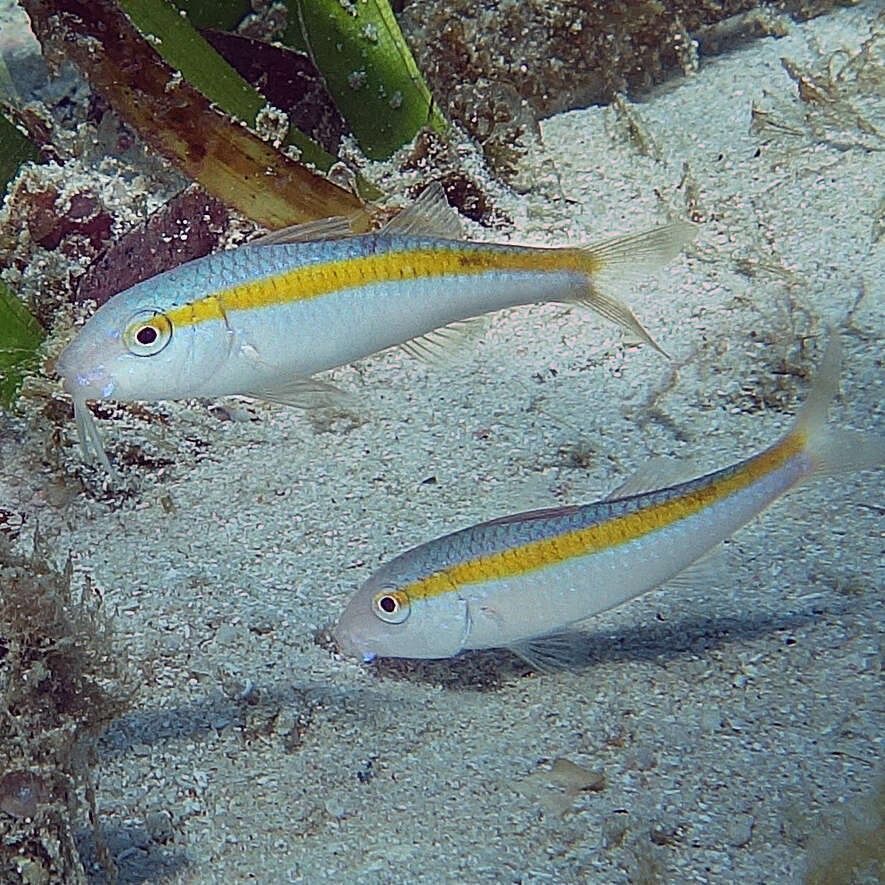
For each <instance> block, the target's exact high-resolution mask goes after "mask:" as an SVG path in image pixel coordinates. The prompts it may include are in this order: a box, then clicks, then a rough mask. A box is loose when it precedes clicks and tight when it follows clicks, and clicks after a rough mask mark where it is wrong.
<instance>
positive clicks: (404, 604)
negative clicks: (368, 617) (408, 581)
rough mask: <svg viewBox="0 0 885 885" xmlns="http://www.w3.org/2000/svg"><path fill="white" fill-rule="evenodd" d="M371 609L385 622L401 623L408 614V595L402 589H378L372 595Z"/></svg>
mask: <svg viewBox="0 0 885 885" xmlns="http://www.w3.org/2000/svg"><path fill="white" fill-rule="evenodd" d="M372 611H373V612H375V614H376V615H377V616H378V617H379V618H381V620H382V621H384V622H385V623H387V624H401V623H402V622H403V621H404V620H405V619H406V618H407V617H408V616H409V597H408V595H407V594H406V593H403V591H402V590H389V589H388V590H380V591H379V592H378V593H376V594H375V595H374V596H373V597H372Z"/></svg>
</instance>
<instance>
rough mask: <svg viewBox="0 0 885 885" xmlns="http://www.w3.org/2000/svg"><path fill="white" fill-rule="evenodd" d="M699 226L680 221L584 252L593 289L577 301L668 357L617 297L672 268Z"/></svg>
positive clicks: (628, 235) (590, 287)
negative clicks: (589, 268) (651, 275)
mask: <svg viewBox="0 0 885 885" xmlns="http://www.w3.org/2000/svg"><path fill="white" fill-rule="evenodd" d="M697 232H698V226H697V225H696V224H692V223H691V222H690V221H677V222H674V223H673V224H665V225H663V226H662V227H656V228H653V229H652V230H646V231H640V232H639V233H632V234H627V235H626V236H621V237H614V238H612V239H609V240H603V241H602V242H601V243H596V244H594V245H591V246H585V247H583V248H582V249H581V251H582V252H583V253H584V255H585V256H586V258H588V259H589V264H590V267H591V268H592V270H591V272H590V286H589V288H588V290H587V292H586V293H585V294H583V295H581V296H580V297H579V298H577V299H575V300H576V301H577V302H578V303H579V304H583V305H584V306H586V307H589V308H590V309H591V310H594V311H595V312H596V313H598V314H601V315H602V316H604V317H606V318H607V319H610V320H613V321H614V322H616V323H618V324H619V325H621V326H623V327H624V328H625V329H627V330H628V331H630V332H632V333H633V334H634V335H636V336H637V337H638V338H639V339H640V340H641V341H644V342H645V343H646V344H650V345H651V346H652V347H653V348H654V349H655V350H657V351H659V352H660V353H662V354H664V356H667V353H666V351H665V350H664V349H663V348H662V347H661V346H660V345H659V344H658V343H657V342H656V341H655V340H654V339H653V338H652V337H651V335H650V334H649V333H648V331H647V330H646V329H645V327H644V326H643V325H642V323H640V322H639V320H638V319H637V318H636V316H635V315H634V313H633V311H632V310H630V308H629V307H627V305H626V304H625V303H624V302H623V301H622V300H621V299H620V298H619V297H618V296H617V295H616V294H615V293H616V292H619V291H622V290H623V289H624V288H625V287H626V286H627V285H629V284H630V283H633V282H635V281H636V279H638V278H639V277H642V276H646V275H648V274H650V273H653V272H654V271H657V270H660V269H661V268H662V267H664V265H666V264H669V263H670V262H671V261H672V260H673V259H674V258H675V257H676V256H677V255H678V254H679V253H680V252H681V251H682V250H683V249H684V248H685V246H686V245H687V244H688V243H690V242H691V241H692V240H694V238H695V237H696V236H697Z"/></svg>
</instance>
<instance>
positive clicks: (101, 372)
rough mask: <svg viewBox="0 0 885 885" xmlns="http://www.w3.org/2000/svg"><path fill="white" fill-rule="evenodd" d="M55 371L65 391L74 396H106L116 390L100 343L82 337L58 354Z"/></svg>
mask: <svg viewBox="0 0 885 885" xmlns="http://www.w3.org/2000/svg"><path fill="white" fill-rule="evenodd" d="M55 371H56V372H57V373H58V374H59V376H60V377H61V379H62V386H63V387H64V389H65V391H66V392H67V393H69V394H70V395H71V396H73V397H74V398H75V399H105V398H107V397H109V396H110V395H111V394H112V393H113V392H114V387H115V384H114V380H113V378H111V375H110V373H109V372H108V370H107V366H106V365H105V363H104V361H103V359H102V356H101V355H100V353H99V349H98V347H97V346H94V345H90V344H88V343H86V342H84V341H82V340H80V339H79V338H75V339H74V340H73V341H72V342H71V343H70V344H69V345H68V346H67V347H65V349H64V350H62V352H61V353H60V354H59V356H58V359H57V360H56V362H55Z"/></svg>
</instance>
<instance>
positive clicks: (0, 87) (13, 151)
mask: <svg viewBox="0 0 885 885" xmlns="http://www.w3.org/2000/svg"><path fill="white" fill-rule="evenodd" d="M3 73H4V69H3V67H2V59H0V101H2V97H3V94H4V92H5V89H4V83H5V79H6V78H4V77H3V76H2V75H3ZM38 160H40V152H39V151H38V150H37V148H36V147H35V146H34V145H33V144H32V143H31V141H30V139H29V138H28V137H27V135H25V134H24V133H23V132H22V131H21V130H20V129H19V128H18V127H17V126H16V125H15V124H14V123H13V122H12V121H11V120H10V119H8V118H7V117H6V116H5V115H4V114H3V113H2V103H0V195H2V194H3V192H4V190H5V189H6V185H7V184H8V183H9V182H10V181H11V180H12V179H13V178H15V176H16V175H17V174H18V171H19V168H20V167H21V166H22V165H23V164H24V163H27V162H35V161H38ZM42 340H43V330H42V329H41V328H40V324H39V323H38V322H37V321H36V320H35V319H34V318H33V317H32V316H31V314H30V313H29V312H28V310H27V308H26V307H25V306H24V304H23V303H22V301H21V300H20V299H19V298H18V296H17V295H16V294H15V293H14V292H13V291H12V290H11V289H10V288H9V286H7V285H6V283H4V282H3V280H2V279H0V407H4V408H9V406H11V405H12V403H13V401H14V400H15V397H16V394H17V392H18V389H19V387H20V386H21V382H22V379H23V378H24V376H25V374H27V373H28V372H29V371H32V370H33V368H34V366H35V365H36V362H37V347H38V346H39V345H40V342H41V341H42Z"/></svg>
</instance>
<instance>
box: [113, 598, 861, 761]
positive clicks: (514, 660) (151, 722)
mask: <svg viewBox="0 0 885 885" xmlns="http://www.w3.org/2000/svg"><path fill="white" fill-rule="evenodd" d="M854 604H855V601H854V600H849V599H834V600H830V601H828V602H827V604H826V605H824V604H823V603H822V601H820V602H818V603H817V604H814V605H811V606H808V607H807V608H804V609H802V610H799V611H793V612H787V613H782V612H771V611H758V612H755V613H750V614H747V615H741V616H731V615H718V616H715V615H710V616H703V615H701V616H696V617H687V618H679V619H675V620H672V621H656V622H654V623H651V624H641V625H629V626H624V627H618V628H615V629H609V630H605V631H599V632H590V631H582V632H575V633H573V634H569V638H568V640H567V643H566V648H567V651H568V656H567V657H565V656H563V658H562V659H560V658H558V657H555V658H554V659H553V660H552V661H551V660H549V659H548V660H547V662H546V663H547V666H545V667H543V668H539V667H537V666H533V665H530V664H529V663H528V662H527V661H526V660H525V659H523V658H521V657H520V656H519V655H518V654H516V653H514V652H512V651H508V650H507V649H492V650H488V651H480V652H469V653H465V654H462V655H459V656H458V657H455V658H451V659H447V660H428V661H419V660H405V659H394V658H387V659H379V660H378V661H376V662H375V663H373V664H372V665H371V668H372V670H373V672H374V674H375V675H376V677H377V681H378V689H377V690H373V689H366V688H364V687H361V686H360V687H355V688H354V689H353V690H347V689H346V688H343V687H342V686H340V685H334V686H333V685H324V684H320V683H318V684H315V685H298V684H295V683H291V682H288V683H287V682H284V683H279V684H276V685H266V686H264V685H262V686H256V687H255V688H254V689H253V690H252V692H251V693H250V694H249V695H247V696H245V697H236V698H231V697H228V696H226V695H223V694H222V693H221V692H218V693H217V694H216V695H215V696H213V697H207V698H206V699H205V700H202V701H198V702H195V703H192V704H183V705H181V706H177V707H169V708H154V709H141V710H133V711H132V712H130V713H128V714H126V715H125V716H122V717H120V719H118V720H116V721H115V722H114V723H112V724H111V725H110V726H109V728H108V729H107V731H106V732H105V734H104V735H103V737H102V739H101V745H100V746H101V757H102V759H112V758H119V757H121V756H129V755H132V754H135V755H147V754H149V753H150V749H151V747H153V746H158V745H159V746H162V745H165V744H167V743H170V742H177V741H181V740H187V739H199V738H201V737H212V738H215V737H217V736H218V735H219V733H220V732H222V731H224V730H225V729H228V728H233V729H234V730H237V731H240V732H244V731H245V732H252V733H255V734H258V733H263V734H271V733H274V734H277V733H278V732H277V731H276V730H275V729H276V727H277V726H276V723H277V722H278V718H277V717H279V715H280V714H281V713H282V712H284V711H285V712H287V713H290V714H293V715H291V716H289V719H290V721H294V722H295V727H294V729H293V731H292V732H291V733H290V734H289V736H288V738H286V736H283V741H284V744H285V745H286V749H287V750H289V751H294V750H296V749H297V747H298V745H299V744H300V742H301V737H302V736H303V735H304V734H305V733H307V731H308V730H309V728H310V724H311V721H312V719H313V717H314V715H315V714H317V715H320V716H324V717H327V718H328V717H329V716H377V715H379V714H382V715H383V711H384V710H385V709H386V708H387V707H389V705H390V704H389V701H388V699H387V697H386V693H385V692H384V690H383V683H384V682H385V681H387V680H389V679H392V680H398V681H406V682H412V683H417V684H430V685H434V686H441V687H442V688H443V689H445V690H450V691H469V692H492V691H497V690H500V689H502V688H504V687H505V686H506V685H507V684H508V683H512V682H513V681H514V680H517V679H523V678H545V675H546V674H544V673H543V672H539V669H546V670H553V671H555V670H557V669H561V670H567V671H570V672H575V671H577V672H579V673H589V672H590V671H591V670H592V669H593V668H595V667H598V666H602V665H605V664H618V663H629V662H643V661H645V662H656V663H660V664H665V663H667V662H669V661H672V660H675V659H679V658H685V657H696V658H703V657H704V656H705V655H707V654H708V653H709V652H710V651H711V650H713V649H719V648H725V647H728V646H729V645H731V644H733V643H741V642H745V641H750V640H754V639H758V638H760V637H765V636H772V635H775V634H785V635H783V638H782V641H783V642H784V643H785V644H792V643H793V641H794V640H793V639H792V633H793V632H794V631H800V630H803V629H807V628H808V627H809V625H813V624H815V623H819V622H825V621H828V620H830V619H831V618H833V617H838V616H839V615H841V614H845V613H847V612H848V611H849V610H850V609H851V607H852V606H853V605H854ZM560 650H561V645H560V646H559V647H558V649H557V654H559V651H560ZM354 666H361V665H359V664H354ZM552 678H555V677H552ZM397 703H398V704H400V705H401V704H402V703H403V701H402V699H399V700H398V701H397Z"/></svg>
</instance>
